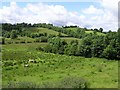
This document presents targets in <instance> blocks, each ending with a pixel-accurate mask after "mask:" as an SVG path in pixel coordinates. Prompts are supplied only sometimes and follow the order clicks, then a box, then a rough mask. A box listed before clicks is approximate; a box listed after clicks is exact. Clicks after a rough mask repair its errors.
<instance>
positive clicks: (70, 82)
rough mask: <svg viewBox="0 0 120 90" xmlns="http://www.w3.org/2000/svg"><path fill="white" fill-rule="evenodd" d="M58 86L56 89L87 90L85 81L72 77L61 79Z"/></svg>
mask: <svg viewBox="0 0 120 90" xmlns="http://www.w3.org/2000/svg"><path fill="white" fill-rule="evenodd" d="M58 84H59V85H58V87H61V88H84V89H85V88H88V83H87V82H86V80H85V79H83V78H79V77H73V76H69V77H65V78H63V79H62V80H61V81H60V82H59V83H58Z"/></svg>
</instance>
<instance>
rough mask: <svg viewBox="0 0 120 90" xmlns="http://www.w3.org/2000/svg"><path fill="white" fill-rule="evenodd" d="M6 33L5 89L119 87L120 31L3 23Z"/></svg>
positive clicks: (4, 58)
mask: <svg viewBox="0 0 120 90" xmlns="http://www.w3.org/2000/svg"><path fill="white" fill-rule="evenodd" d="M2 28H3V30H2V38H1V44H2V48H1V49H0V51H1V52H2V68H3V69H2V73H3V75H2V78H3V81H2V82H3V87H4V88H12V87H13V88H22V87H23V88H60V87H63V88H84V89H86V88H87V89H88V88H116V87H118V60H120V38H119V37H120V29H118V32H112V31H110V32H104V31H103V29H102V28H99V29H96V28H95V29H87V28H80V27H78V26H63V27H57V26H53V25H52V24H46V23H39V24H33V25H32V24H27V23H19V24H9V23H3V24H2ZM93 77H94V78H93Z"/></svg>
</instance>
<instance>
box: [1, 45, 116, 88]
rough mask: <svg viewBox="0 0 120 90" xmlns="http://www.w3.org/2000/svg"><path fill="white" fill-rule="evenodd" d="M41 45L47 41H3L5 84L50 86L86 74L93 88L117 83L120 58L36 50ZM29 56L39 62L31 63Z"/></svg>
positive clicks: (84, 76)
mask: <svg viewBox="0 0 120 90" xmlns="http://www.w3.org/2000/svg"><path fill="white" fill-rule="evenodd" d="M40 45H42V46H44V43H34V44H33V43H28V44H10V45H3V60H2V63H3V66H2V67H3V70H2V71H3V75H2V78H3V79H2V82H3V87H18V86H13V85H12V84H11V83H20V84H21V85H23V86H25V85H26V84H27V85H28V84H29V86H31V85H30V84H31V83H34V86H36V85H38V86H39V87H40V85H42V83H47V85H48V86H46V87H50V86H51V83H57V82H58V81H60V80H62V79H63V78H65V77H67V76H73V77H81V78H84V79H85V80H87V82H88V83H89V87H90V88H117V87H118V61H115V60H106V59H99V58H84V57H76V56H66V55H58V54H52V53H51V54H50V53H44V52H39V51H36V50H35V48H36V47H38V46H40ZM29 59H33V60H34V61H36V63H29V62H28V61H29ZM25 64H27V65H29V66H28V67H24V65H25ZM6 65H7V66H6ZM49 85H50V86H49Z"/></svg>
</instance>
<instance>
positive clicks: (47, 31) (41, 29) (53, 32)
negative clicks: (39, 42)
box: [25, 28, 67, 36]
mask: <svg viewBox="0 0 120 90" xmlns="http://www.w3.org/2000/svg"><path fill="white" fill-rule="evenodd" d="M25 32H30V33H47V34H48V35H49V34H52V35H58V33H59V32H57V31H53V30H51V29H47V28H26V29H25ZM61 35H63V36H67V35H66V34H63V33H61Z"/></svg>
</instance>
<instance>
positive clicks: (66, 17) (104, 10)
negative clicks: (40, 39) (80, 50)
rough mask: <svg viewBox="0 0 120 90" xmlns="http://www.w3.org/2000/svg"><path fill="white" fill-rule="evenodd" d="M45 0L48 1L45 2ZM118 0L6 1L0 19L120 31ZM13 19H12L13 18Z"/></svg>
mask: <svg viewBox="0 0 120 90" xmlns="http://www.w3.org/2000/svg"><path fill="white" fill-rule="evenodd" d="M43 1H44V2H43ZM117 1H118V0H111V1H110V0H69V2H68V0H61V1H58V2H56V1H55V0H29V2H28V0H4V1H3V2H2V5H0V17H2V18H0V22H9V23H14V22H16V23H20V22H27V23H43V22H44V23H52V24H55V25H58V26H59V25H78V26H80V27H86V28H93V29H94V28H100V27H102V28H103V29H104V30H105V31H109V30H113V31H115V30H117V25H118V24H117V18H118V17H117V4H118V3H117ZM11 20H12V21H11Z"/></svg>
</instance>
